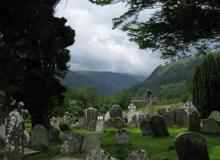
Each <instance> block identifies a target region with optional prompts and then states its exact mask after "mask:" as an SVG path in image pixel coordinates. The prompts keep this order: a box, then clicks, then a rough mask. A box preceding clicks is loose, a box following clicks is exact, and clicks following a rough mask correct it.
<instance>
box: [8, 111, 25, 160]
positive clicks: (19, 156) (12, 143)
mask: <svg viewBox="0 0 220 160" xmlns="http://www.w3.org/2000/svg"><path fill="white" fill-rule="evenodd" d="M23 132H24V128H23V118H22V116H21V115H20V113H18V112H17V111H12V112H10V113H9V115H8V117H7V119H6V128H5V160H23V158H24V144H23Z"/></svg>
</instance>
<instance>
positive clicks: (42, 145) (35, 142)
mask: <svg viewBox="0 0 220 160" xmlns="http://www.w3.org/2000/svg"><path fill="white" fill-rule="evenodd" d="M31 144H32V148H33V149H36V150H39V151H43V150H45V149H48V146H49V135H48V132H47V129H46V128H45V127H44V126H42V125H40V124H37V125H35V126H34V128H33V130H32V134H31Z"/></svg>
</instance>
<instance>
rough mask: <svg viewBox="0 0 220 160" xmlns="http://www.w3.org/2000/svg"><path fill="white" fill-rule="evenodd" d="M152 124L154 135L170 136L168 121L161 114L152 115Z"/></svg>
mask: <svg viewBox="0 0 220 160" xmlns="http://www.w3.org/2000/svg"><path fill="white" fill-rule="evenodd" d="M150 126H151V130H152V133H153V136H154V137H164V136H169V133H168V129H167V125H166V122H165V120H164V119H163V118H162V117H161V116H153V117H151V120H150Z"/></svg>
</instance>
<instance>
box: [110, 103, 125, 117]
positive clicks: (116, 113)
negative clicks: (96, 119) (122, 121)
mask: <svg viewBox="0 0 220 160" xmlns="http://www.w3.org/2000/svg"><path fill="white" fill-rule="evenodd" d="M109 113H110V117H111V118H117V117H120V118H122V109H121V107H120V106H119V105H113V106H112V107H111V108H110V110H109Z"/></svg>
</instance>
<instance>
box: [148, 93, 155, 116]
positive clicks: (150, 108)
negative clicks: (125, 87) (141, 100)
mask: <svg viewBox="0 0 220 160" xmlns="http://www.w3.org/2000/svg"><path fill="white" fill-rule="evenodd" d="M146 103H147V114H150V115H151V116H152V115H154V110H153V103H154V96H153V93H152V91H150V90H148V92H147V96H146Z"/></svg>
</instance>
